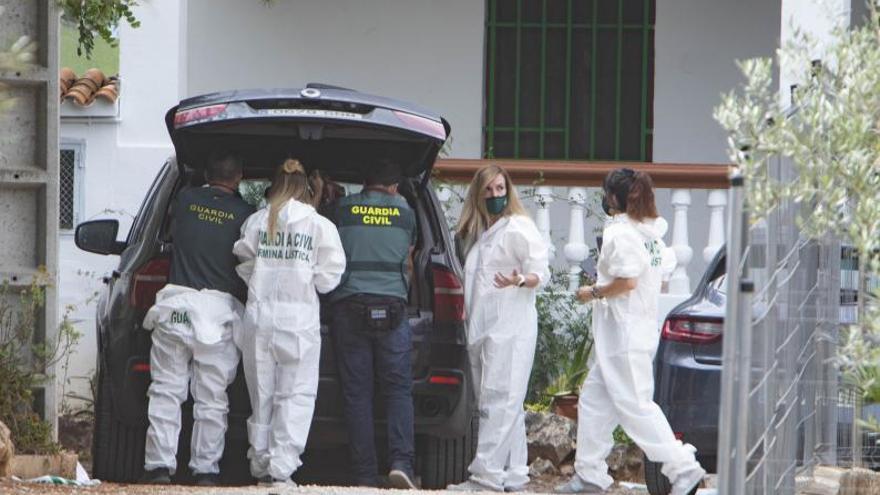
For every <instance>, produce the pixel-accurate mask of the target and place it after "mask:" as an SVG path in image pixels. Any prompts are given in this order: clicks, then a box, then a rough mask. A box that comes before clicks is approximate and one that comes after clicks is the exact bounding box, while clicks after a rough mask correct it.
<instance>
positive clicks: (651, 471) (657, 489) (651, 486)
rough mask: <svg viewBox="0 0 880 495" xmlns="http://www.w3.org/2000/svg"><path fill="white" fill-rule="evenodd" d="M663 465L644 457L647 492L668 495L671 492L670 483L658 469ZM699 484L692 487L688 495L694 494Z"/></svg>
mask: <svg viewBox="0 0 880 495" xmlns="http://www.w3.org/2000/svg"><path fill="white" fill-rule="evenodd" d="M662 467H663V465H662V464H660V463H659V462H651V461H649V460H648V458H647V457H645V484H646V485H648V493H650V494H651V495H669V494H670V493H671V492H672V483H670V482H669V478H667V477H666V475H664V474H663V472H662V471H660V469H661V468H662ZM697 490H699V486H697V488H694V489H693V490H692V491H691V493H690V495H694V494H695V493H697Z"/></svg>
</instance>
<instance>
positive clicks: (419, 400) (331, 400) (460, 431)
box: [309, 369, 470, 447]
mask: <svg viewBox="0 0 880 495" xmlns="http://www.w3.org/2000/svg"><path fill="white" fill-rule="evenodd" d="M432 373H438V374H443V375H445V376H459V377H460V378H461V381H460V384H457V385H446V384H434V383H429V382H428V378H427V377H425V378H423V379H419V380H414V381H413V406H414V413H415V432H416V434H417V435H419V434H424V435H431V436H435V437H442V438H453V437H459V436H463V435H464V434H465V433H466V432H467V428H469V427H470V414H469V410H470V400H469V397H468V395H467V393H466V391H467V390H468V389H467V386H466V385H467V382H466V381H465V380H466V378H465V376H464V373H462V372H461V371H460V370H448V369H433V370H432ZM428 376H430V374H429V375H428ZM343 406H344V404H343V399H342V391H341V384H340V382H339V380H338V378H337V377H336V376H322V377H321V381H320V383H319V385H318V399H317V402H316V403H315V416H314V419H313V420H312V428H311V432H310V434H309V442H310V443H314V444H318V445H321V446H322V447H323V446H327V445H338V444H345V443H347V442H348V434H347V432H346V427H345V417H344V415H343V410H344V409H343ZM385 417H386V416H385V405H384V404H383V402H382V399H381V396H380V395H378V394H377V396H376V399H375V401H374V418H375V425H376V433H377V435H378V436H384V434H385V425H386V421H385Z"/></svg>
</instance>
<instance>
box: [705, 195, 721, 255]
mask: <svg viewBox="0 0 880 495" xmlns="http://www.w3.org/2000/svg"><path fill="white" fill-rule="evenodd" d="M706 204H707V205H708V206H709V240H708V242H706V248H705V249H703V260H705V261H706V263H709V262H710V261H712V258H714V257H715V254H716V253H718V250H719V249H720V248H721V246H722V245H723V244H724V207H725V206H727V191H725V190H720V189H716V190H713V191H709V199H708V200H707V202H706Z"/></svg>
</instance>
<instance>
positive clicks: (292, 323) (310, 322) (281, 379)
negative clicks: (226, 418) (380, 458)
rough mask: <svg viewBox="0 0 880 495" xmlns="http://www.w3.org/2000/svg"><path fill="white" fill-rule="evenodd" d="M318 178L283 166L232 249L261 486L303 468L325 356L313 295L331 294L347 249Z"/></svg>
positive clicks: (290, 163)
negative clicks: (323, 202)
mask: <svg viewBox="0 0 880 495" xmlns="http://www.w3.org/2000/svg"><path fill="white" fill-rule="evenodd" d="M321 189H322V184H321V180H320V177H318V176H317V174H315V175H314V176H313V177H312V178H309V177H307V176H306V173H305V169H304V168H303V166H302V164H300V162H299V161H297V160H292V159H288V160H286V161H285V162H284V163H283V164H282V165H281V166H280V167H279V168H278V171H277V172H276V174H275V178H274V180H273V181H272V187H271V188H270V189H269V197H268V205H267V206H266V207H265V208H263V209H261V210H259V211H257V212H256V213H254V214H253V215H252V216H251V217H250V218H248V219H247V222H245V224H244V226H243V227H242V229H241V239H240V240H239V241H238V242H236V243H235V248H234V250H233V252H234V253H235V254H236V255H237V256H238V258H239V259H240V260H241V261H242V264H241V265H239V266H238V268H237V270H238V273H239V275H241V277H242V278H243V279H244V280H245V281H246V282H247V285H248V300H247V307H246V309H245V316H244V326H243V331H242V332H241V334H240V336H239V338H238V339H237V340H236V342H238V344H239V346H240V349H241V352H242V362H243V363H244V375H245V380H246V381H247V386H248V393H249V395H250V399H251V408H252V409H253V414H252V415H251V417H250V418H249V419H248V423H247V426H248V439H249V440H250V444H251V447H250V450H249V451H248V458H249V459H250V468H251V474H252V475H253V476H254V477H255V478H257V479H258V480H259V481H260V483H261V484H263V485H270V486H271V485H292V484H293V482H292V481H291V480H290V477H291V475H292V474H293V472H294V471H295V470H296V469H297V468H298V467H299V466H300V465H301V464H302V462H301V461H300V455H302V452H303V450H304V449H305V445H306V439H307V438H308V435H309V427H310V426H311V423H312V413H313V412H314V409H315V397H316V395H317V392H318V364H319V359H320V356H321V321H320V307H319V304H320V303H319V301H318V293H319V292H320V293H322V294H323V293H327V292H330V291H331V290H333V289H334V288H335V287H336V286H337V285H338V284H339V281H340V279H341V278H342V274H343V272H344V271H345V252H344V251H343V249H342V242H341V241H340V239H339V234H338V232H337V231H336V226H335V225H333V223H332V222H331V221H330V220H328V219H326V218H324V217H323V216H321V215H319V214H318V213H317V212H316V211H315V209H314V207H313V206H312V205H314V204H318V202H319V200H320V191H321Z"/></svg>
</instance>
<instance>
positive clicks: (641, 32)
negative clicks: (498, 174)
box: [484, 0, 656, 161]
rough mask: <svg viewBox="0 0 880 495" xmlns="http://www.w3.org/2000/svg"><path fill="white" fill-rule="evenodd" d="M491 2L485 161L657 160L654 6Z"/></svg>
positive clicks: (620, 0) (617, 1) (651, 2)
mask: <svg viewBox="0 0 880 495" xmlns="http://www.w3.org/2000/svg"><path fill="white" fill-rule="evenodd" d="M487 1H488V5H487V16H486V17H487V20H486V28H487V38H488V42H487V52H488V53H487V54H486V61H487V67H486V78H485V80H486V116H485V117H486V118H485V123H486V125H485V127H484V146H485V152H486V155H487V156H491V157H496V158H536V159H557V160H560V159H561V160H628V161H650V160H651V139H652V132H651V126H652V113H651V106H652V103H653V101H652V100H653V84H654V76H653V73H654V16H655V10H656V9H655V0H487Z"/></svg>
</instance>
